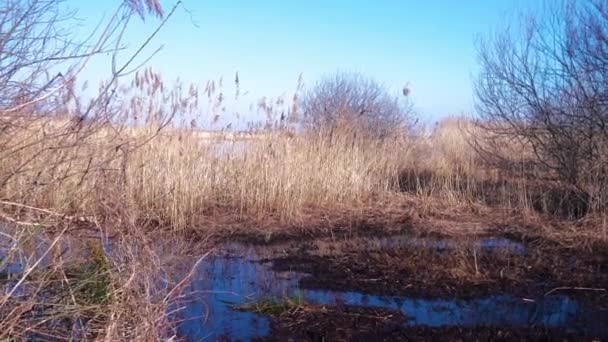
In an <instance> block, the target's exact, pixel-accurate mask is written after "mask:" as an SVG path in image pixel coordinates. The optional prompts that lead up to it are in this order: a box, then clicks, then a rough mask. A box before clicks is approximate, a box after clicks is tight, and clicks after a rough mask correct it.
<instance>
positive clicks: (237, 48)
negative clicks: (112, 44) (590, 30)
mask: <svg viewBox="0 0 608 342" xmlns="http://www.w3.org/2000/svg"><path fill="white" fill-rule="evenodd" d="M539 1H540V0H538V1H536V2H534V1H524V0H503V1H483V0H461V1H447V0H446V1H444V0H426V1H419V0H400V1H399V0H361V1H356V0H312V1H287V0H282V1H281V0H258V1H252V0H223V1H199V0H185V1H184V7H185V9H186V10H187V11H186V10H184V9H179V10H178V12H177V13H176V15H175V16H174V17H173V18H172V19H171V21H170V22H169V23H168V24H167V26H166V27H165V29H164V30H163V31H162V32H161V34H160V35H159V36H158V37H157V39H156V40H155V41H154V42H153V43H152V46H151V48H156V47H158V46H160V45H163V46H164V48H163V50H162V51H161V52H160V53H159V54H158V55H157V56H156V57H155V58H154V59H153V60H152V61H151V62H150V63H149V64H148V65H149V66H152V67H153V68H154V69H156V70H158V71H160V72H161V73H162V74H163V75H164V76H165V78H167V79H174V78H176V77H180V78H181V79H182V80H184V81H186V82H195V83H201V84H204V83H205V82H206V81H207V80H211V79H216V80H217V79H218V78H219V77H222V76H223V77H224V79H225V80H232V79H234V73H235V72H236V71H238V72H239V76H240V80H241V88H242V89H244V90H246V91H249V92H250V96H251V99H255V98H258V97H261V96H269V97H276V96H279V95H281V94H291V93H293V90H294V88H295V87H296V84H297V80H298V76H299V75H300V74H302V75H303V79H304V82H305V85H311V84H313V83H314V82H315V81H316V80H318V79H319V78H320V77H321V76H323V75H325V74H328V73H332V72H335V71H337V70H341V71H357V72H361V73H363V74H365V75H367V76H370V77H373V78H375V79H376V80H378V81H380V82H383V83H385V84H386V85H387V86H388V87H390V88H391V89H392V90H393V91H395V94H397V93H398V92H399V91H400V89H401V88H402V87H403V86H404V85H405V84H408V83H409V87H410V89H411V91H412V92H411V98H412V100H413V102H414V104H415V108H416V110H417V112H418V114H419V116H420V117H421V119H423V120H425V121H432V120H436V119H438V118H441V117H444V116H448V115H457V114H461V113H465V114H470V113H472V111H473V95H472V76H473V75H474V74H475V73H476V52H475V41H476V38H477V37H478V35H479V34H484V33H488V32H490V31H491V30H493V29H496V28H497V27H500V26H501V25H503V24H505V21H506V20H507V18H509V17H510V16H512V15H513V14H514V13H515V12H517V11H519V10H521V9H525V8H526V6H530V3H534V4H538V3H539ZM118 3H119V0H114V1H107V2H106V1H86V2H84V1H83V2H77V1H73V7H75V8H77V9H78V10H79V12H78V16H79V17H80V18H83V19H86V21H85V25H84V27H83V29H86V28H88V27H92V26H91V25H93V23H96V22H97V21H98V20H99V19H100V18H101V15H102V14H103V13H106V14H108V13H109V12H110V10H111V9H112V8H113V7H114V6H115V4H118ZM162 3H163V5H164V7H165V9H166V10H168V9H169V8H170V7H171V5H172V3H173V2H172V1H163V2H162ZM156 23H157V22H156V21H155V20H151V18H149V19H147V20H146V22H145V23H143V24H142V23H141V22H140V21H139V22H135V25H134V26H133V27H131V29H130V31H129V32H128V35H127V39H126V41H127V43H129V44H130V45H131V46H134V45H135V44H136V42H138V41H141V40H142V39H143V38H144V36H145V34H146V32H149V31H150V30H151V29H152V28H153V27H154V25H155V24H156ZM102 62H103V61H102ZM107 64H109V63H108V62H107V61H106V63H105V65H106V67H107ZM103 70H105V69H104V67H103V66H102V64H100V63H98V62H96V63H95V64H94V65H93V66H92V67H91V68H89V69H88V70H87V72H86V73H85V76H87V75H88V77H89V78H93V79H95V77H96V76H97V75H101V74H103Z"/></svg>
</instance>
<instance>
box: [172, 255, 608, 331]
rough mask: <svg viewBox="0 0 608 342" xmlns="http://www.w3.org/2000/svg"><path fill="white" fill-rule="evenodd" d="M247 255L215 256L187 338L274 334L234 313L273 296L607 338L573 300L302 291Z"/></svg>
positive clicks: (597, 320) (187, 306)
mask: <svg viewBox="0 0 608 342" xmlns="http://www.w3.org/2000/svg"><path fill="white" fill-rule="evenodd" d="M246 248H247V252H246V253H245V255H243V256H241V257H227V256H214V257H209V258H208V259H206V260H205V261H204V262H203V263H202V264H201V265H200V266H199V269H198V272H197V274H196V277H195V279H194V281H193V282H192V283H191V284H190V288H188V289H187V290H186V301H185V302H184V303H183V305H182V308H181V311H179V313H178V315H177V316H179V317H177V318H179V319H181V320H182V323H181V324H180V326H179V334H180V335H181V336H183V337H185V338H186V339H187V340H190V341H200V340H203V339H207V340H216V339H218V338H226V339H228V340H249V339H252V338H255V337H262V336H265V335H268V334H269V333H270V321H269V319H268V318H267V317H265V316H263V315H258V314H254V313H250V312H241V311H236V310H233V309H232V307H233V306H234V305H239V304H245V303H251V302H254V301H256V300H259V299H265V298H281V297H287V296H289V297H292V296H300V297H303V298H304V299H305V300H306V301H308V302H312V303H318V304H346V305H357V306H369V307H381V308H387V309H392V310H399V311H401V312H402V313H404V314H405V315H406V316H407V317H408V318H409V320H408V322H407V323H406V324H407V325H410V326H416V325H425V326H432V327H440V326H454V325H456V326H466V327H473V326H482V325H493V326H508V327H529V326H544V327H561V328H565V329H567V330H572V331H580V332H594V333H595V332H601V333H606V329H608V327H607V326H608V324H606V322H608V312H605V311H604V312H597V311H591V310H588V309H587V308H585V307H584V306H583V305H581V304H580V303H578V302H576V301H575V300H573V299H571V298H569V297H567V296H560V295H556V296H547V297H541V298H536V299H534V300H533V301H532V300H524V299H522V298H519V297H515V296H509V295H497V296H491V297H486V298H479V299H470V300H458V299H454V300H448V299H415V298H403V297H392V296H372V295H366V294H363V293H359V292H335V291H324V290H305V289H299V287H298V280H299V279H300V277H301V274H296V273H293V272H274V271H272V270H271V265H270V264H268V263H260V262H257V261H254V260H259V259H260V258H261V257H260V255H258V254H256V253H257V252H255V250H254V249H252V248H249V247H246Z"/></svg>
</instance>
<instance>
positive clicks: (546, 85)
mask: <svg viewBox="0 0 608 342" xmlns="http://www.w3.org/2000/svg"><path fill="white" fill-rule="evenodd" d="M518 24H519V25H518V26H515V27H516V28H513V27H512V28H508V29H506V30H504V31H503V32H501V33H499V34H497V35H496V36H494V37H492V38H491V39H488V40H486V41H484V42H482V43H481V44H480V45H479V59H480V63H481V73H480V75H479V79H478V82H477V84H476V93H477V101H478V111H479V113H480V114H481V117H482V119H481V120H480V122H479V124H480V126H481V127H482V128H484V129H485V131H486V133H487V136H488V137H491V138H492V139H493V140H494V141H495V142H498V143H499V144H500V143H501V142H502V144H504V142H508V141H510V142H516V143H517V144H520V145H524V146H527V147H528V149H529V150H530V151H532V152H533V156H534V158H533V162H535V163H537V164H538V165H540V166H542V167H543V168H545V169H547V170H550V171H551V172H554V173H555V174H556V175H557V176H558V177H559V179H561V180H562V181H564V182H566V183H567V184H570V185H573V186H575V187H578V188H579V189H580V190H583V191H584V192H587V193H589V195H591V197H592V198H593V199H594V200H595V204H597V205H600V206H603V205H605V204H606V203H607V198H606V193H607V191H608V179H607V177H606V172H607V171H608V159H606V156H607V153H606V152H607V151H608V108H607V105H608V88H606V84H608V1H606V0H589V1H563V2H559V3H551V4H549V5H547V6H546V7H545V10H544V11H543V12H542V13H538V14H536V15H528V16H525V17H524V19H522V20H521V22H519V23H518ZM494 145H496V144H494ZM477 146H478V147H481V146H485V147H486V148H485V149H484V148H481V149H480V150H481V152H482V154H484V155H485V156H490V157H495V156H496V154H494V153H493V152H492V149H491V148H490V149H488V148H487V147H491V146H492V144H488V143H487V141H486V142H485V143H484V144H478V145H477ZM495 147H496V146H495Z"/></svg>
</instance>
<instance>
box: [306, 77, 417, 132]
mask: <svg viewBox="0 0 608 342" xmlns="http://www.w3.org/2000/svg"><path fill="white" fill-rule="evenodd" d="M408 93H409V90H407V88H404V92H403V95H404V96H405V97H407V95H408ZM400 100H401V99H399V98H398V97H397V96H392V95H391V94H390V93H389V91H388V90H387V89H386V88H385V87H384V86H382V85H381V84H380V83H378V82H376V81H375V80H373V79H371V78H367V77H364V76H363V75H361V74H358V73H342V72H339V73H336V74H334V75H332V76H327V77H325V78H324V79H322V80H321V81H319V82H318V83H317V84H316V85H315V86H314V87H313V88H312V89H310V90H309V91H308V92H307V93H306V94H305V96H304V98H303V101H302V111H303V114H304V122H305V126H306V127H307V128H309V129H313V130H319V129H329V130H332V129H335V128H336V127H339V126H352V127H354V128H357V131H359V133H366V134H371V135H373V136H386V135H387V134H389V133H390V132H394V131H396V130H401V129H404V128H406V127H407V124H408V123H410V119H411V113H412V110H411V109H412V108H411V105H410V103H409V102H408V101H407V98H406V101H400Z"/></svg>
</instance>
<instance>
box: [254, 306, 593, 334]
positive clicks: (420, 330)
mask: <svg viewBox="0 0 608 342" xmlns="http://www.w3.org/2000/svg"><path fill="white" fill-rule="evenodd" d="M407 320H408V319H407V317H405V316H404V315H403V314H401V313H400V312H396V311H390V310H384V309H376V308H365V307H353V306H331V307H327V306H319V305H310V306H304V307H298V308H294V309H292V310H290V311H288V312H285V313H282V314H280V315H277V316H275V317H273V318H272V324H271V328H272V330H271V333H270V334H269V336H268V337H265V338H260V339H257V340H258V341H286V340H292V341H442V342H443V341H599V340H601V339H602V338H605V336H602V335H601V334H593V333H584V332H576V331H568V330H567V329H560V328H547V327H495V326H478V327H459V326H451V327H425V326H407V324H406V322H407Z"/></svg>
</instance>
